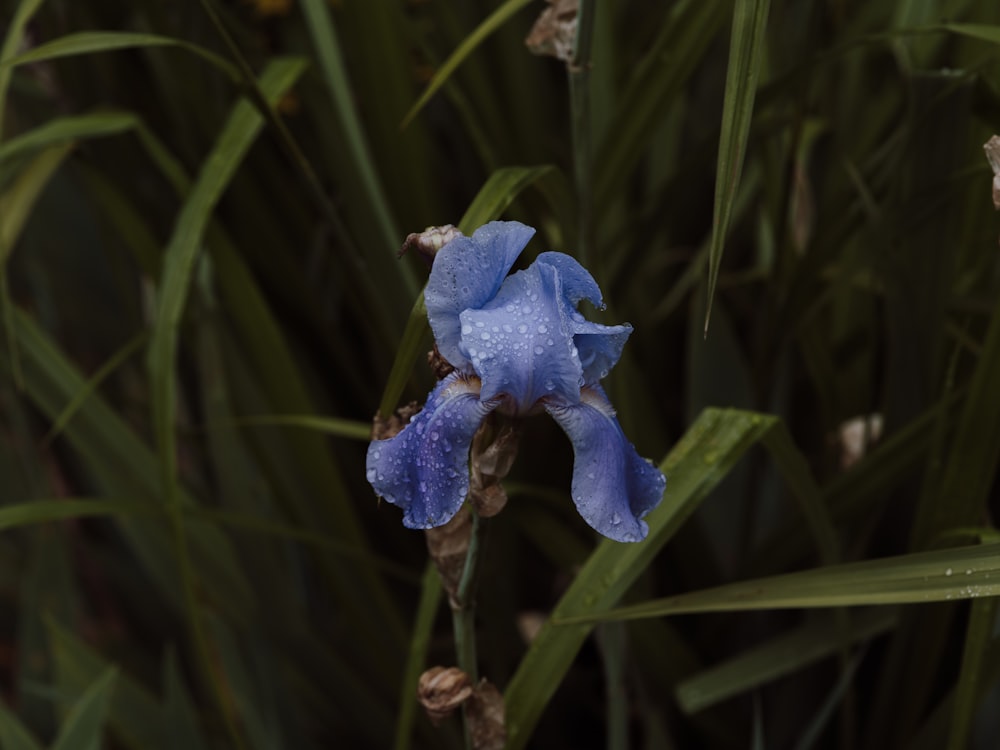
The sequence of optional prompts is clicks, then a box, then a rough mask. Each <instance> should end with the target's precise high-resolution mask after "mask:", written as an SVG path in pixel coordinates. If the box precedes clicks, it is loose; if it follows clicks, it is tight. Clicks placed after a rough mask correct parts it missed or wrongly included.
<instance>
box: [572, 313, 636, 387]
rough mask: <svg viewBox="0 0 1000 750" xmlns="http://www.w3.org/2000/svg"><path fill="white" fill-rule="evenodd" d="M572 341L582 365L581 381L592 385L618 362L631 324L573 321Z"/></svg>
mask: <svg viewBox="0 0 1000 750" xmlns="http://www.w3.org/2000/svg"><path fill="white" fill-rule="evenodd" d="M573 331H574V334H575V335H574V336H573V343H575V344H576V348H577V351H578V354H579V356H580V364H581V365H582V366H583V382H584V383H586V384H587V385H593V384H594V383H596V382H597V381H598V380H600V379H601V378H603V377H605V376H606V375H607V374H608V372H609V371H610V370H611V368H612V367H614V366H615V365H616V364H618V359H619V358H620V357H621V356H622V349H623V348H624V347H625V342H626V341H628V337H629V336H631V335H632V326H630V325H629V324H628V323H623V324H622V325H618V326H604V325H601V324H600V323H591V322H590V321H589V320H576V321H574V323H573Z"/></svg>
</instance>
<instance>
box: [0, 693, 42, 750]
mask: <svg viewBox="0 0 1000 750" xmlns="http://www.w3.org/2000/svg"><path fill="white" fill-rule="evenodd" d="M0 747H4V748H6V749H7V750H43V749H42V744H41V743H40V742H39V741H38V740H36V739H35V738H34V737H33V736H32V734H31V732H29V731H28V728H27V727H26V726H24V724H22V723H21V721H20V720H19V719H18V718H17V716H16V715H15V714H14V713H13V712H12V711H10V710H9V709H8V708H7V706H6V705H5V703H4V702H3V701H0Z"/></svg>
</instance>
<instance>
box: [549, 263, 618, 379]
mask: <svg viewBox="0 0 1000 750" xmlns="http://www.w3.org/2000/svg"><path fill="white" fill-rule="evenodd" d="M535 263H539V264H543V265H549V266H552V267H553V268H555V269H556V270H557V271H558V272H559V281H560V285H561V287H562V297H563V299H564V300H565V305H564V308H565V309H566V311H567V317H568V319H569V327H570V329H571V330H572V332H573V343H574V344H576V347H577V350H578V352H577V353H578V355H579V357H580V364H581V365H582V367H583V382H584V383H588V384H593V383H596V382H597V381H598V380H600V379H601V378H603V377H604V376H605V375H607V374H608V371H609V370H610V369H611V368H612V367H614V366H615V365H616V364H617V362H618V359H619V357H621V354H622V348H623V347H624V346H625V342H626V341H627V340H628V337H629V335H630V334H631V333H632V326H630V325H629V324H628V323H625V324H623V325H617V326H605V325H601V324H600V323H592V322H590V321H589V320H587V319H586V318H584V317H583V315H581V314H580V313H579V312H577V310H576V305H577V304H578V303H579V302H580V300H587V301H588V302H591V303H593V304H594V306H595V307H598V308H603V302H602V300H601V289H600V287H598V286H597V282H596V281H594V277H593V276H591V275H590V273H589V272H588V271H587V269H585V268H584V267H583V266H581V265H580V264H579V263H578V262H577V261H576V259H574V258H571V257H570V256H568V255H566V254H564V253H541V254H540V255H539V256H538V259H537V260H536V261H535Z"/></svg>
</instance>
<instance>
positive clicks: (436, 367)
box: [427, 344, 455, 380]
mask: <svg viewBox="0 0 1000 750" xmlns="http://www.w3.org/2000/svg"><path fill="white" fill-rule="evenodd" d="M427 364H428V365H430V368H431V370H432V371H433V373H434V376H435V377H436V378H437V379H438V380H444V379H445V378H446V377H448V376H449V375H451V374H452V373H453V372H454V371H455V368H454V366H453V365H452V364H451V362H449V361H448V360H446V359H445V358H444V357H443V356H442V355H441V352H439V351H438V347H437V344H434V348H433V349H431V350H430V351H429V352H427Z"/></svg>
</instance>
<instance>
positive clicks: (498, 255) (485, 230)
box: [424, 221, 535, 368]
mask: <svg viewBox="0 0 1000 750" xmlns="http://www.w3.org/2000/svg"><path fill="white" fill-rule="evenodd" d="M534 233H535V230H534V229H532V228H531V227H528V226H525V225H524V224H521V223H519V222H516V221H491V222H490V223H489V224H484V225H483V226H481V227H480V228H479V229H477V230H476V231H475V232H474V233H473V235H472V236H471V237H458V238H456V239H454V240H452V241H451V242H449V243H448V244H447V245H445V246H444V247H443V248H441V250H440V251H439V252H438V254H437V255H436V256H435V258H434V265H433V266H432V267H431V275H430V278H429V279H428V280H427V288H426V290H424V302H425V303H426V305H427V319H428V321H430V324H431V330H432V331H433V332H434V339H435V340H436V341H437V346H438V351H439V352H441V354H442V356H444V358H445V359H447V360H448V361H449V362H450V363H451V364H452V365H454V366H455V367H459V368H461V367H464V366H466V365H468V364H469V363H470V362H469V358H468V357H467V356H466V355H465V354H464V353H463V352H462V351H461V349H460V348H459V341H460V337H461V334H460V332H461V328H462V325H461V323H460V322H459V319H458V316H459V314H460V313H461V312H462V311H463V310H469V309H472V310H475V309H478V308H480V307H482V306H483V305H485V304H486V303H487V302H489V301H490V300H491V299H493V297H494V296H495V295H496V293H497V291H498V290H499V289H500V285H501V284H503V281H504V278H505V277H506V276H507V273H508V272H509V271H510V269H511V266H513V265H514V261H515V260H517V256H519V255H520V254H521V251H522V250H523V249H524V246H525V245H527V244H528V240H530V239H531V237H532V235H533V234H534Z"/></svg>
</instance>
